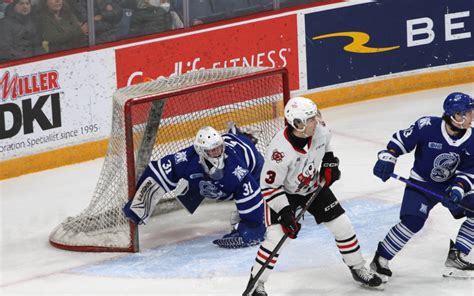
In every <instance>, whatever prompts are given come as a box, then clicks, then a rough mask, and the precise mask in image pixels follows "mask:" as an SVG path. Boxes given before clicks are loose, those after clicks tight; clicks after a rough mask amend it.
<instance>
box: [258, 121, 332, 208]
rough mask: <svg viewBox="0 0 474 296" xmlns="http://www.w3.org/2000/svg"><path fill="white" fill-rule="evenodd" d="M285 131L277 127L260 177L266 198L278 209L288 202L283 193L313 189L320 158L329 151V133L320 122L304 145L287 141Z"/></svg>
mask: <svg viewBox="0 0 474 296" xmlns="http://www.w3.org/2000/svg"><path fill="white" fill-rule="evenodd" d="M288 132H289V131H288V128H285V129H283V130H281V131H279V132H278V133H277V134H276V135H275V137H274V138H273V139H272V141H271V142H270V144H269V145H268V147H267V151H266V154H265V162H264V165H263V169H262V175H261V177H260V187H261V189H262V193H263V196H264V198H265V201H266V202H267V204H268V205H269V206H270V207H271V208H272V209H273V210H274V211H275V212H277V213H278V212H279V211H280V210H281V209H282V208H284V207H285V206H287V205H288V200H287V198H286V195H285V193H288V194H298V195H308V194H310V193H312V192H314V191H315V190H316V188H317V186H318V183H319V168H320V167H321V161H322V159H323V157H324V154H325V153H326V152H327V151H331V148H330V145H329V142H330V140H331V133H330V131H329V129H328V128H327V127H326V126H324V125H322V124H319V125H317V126H316V130H315V133H314V136H313V137H312V138H310V140H309V142H308V145H306V146H305V147H304V149H300V148H298V147H294V146H293V145H292V144H291V143H290V140H289V138H288Z"/></svg>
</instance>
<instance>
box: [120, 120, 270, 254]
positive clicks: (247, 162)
mask: <svg viewBox="0 0 474 296" xmlns="http://www.w3.org/2000/svg"><path fill="white" fill-rule="evenodd" d="M233 130H234V131H237V132H236V133H227V134H223V135H220V134H219V132H217V131H216V130H215V129H214V128H212V127H210V126H206V127H203V128H201V129H200V130H199V131H198V132H197V134H196V137H195V140H194V144H193V145H192V146H190V147H187V148H185V149H183V150H181V151H178V152H176V153H175V154H171V155H167V156H164V157H162V158H161V159H159V160H156V161H151V162H150V164H149V165H148V167H147V169H146V170H145V172H144V173H143V175H142V176H141V178H140V180H139V182H138V184H137V191H136V194H135V196H134V198H133V200H131V201H129V202H128V203H127V204H126V205H125V207H124V213H125V215H126V216H127V217H128V218H129V219H130V220H132V221H133V222H135V223H136V224H144V223H146V221H147V220H148V218H149V217H150V215H151V213H152V212H153V209H154V208H155V206H156V204H157V203H158V201H159V200H160V199H161V198H162V197H163V196H164V195H168V196H172V197H176V198H177V199H178V201H179V202H180V203H181V204H182V205H183V206H184V207H185V208H186V209H187V210H188V211H189V212H190V213H191V214H192V213H194V211H195V210H196V208H197V207H198V206H199V204H200V203H201V202H202V200H203V199H204V198H210V199H214V200H219V201H223V200H234V201H235V205H236V207H237V211H238V218H240V221H239V222H238V223H237V224H236V225H235V226H234V228H233V229H232V231H231V232H230V233H228V234H226V235H224V236H223V237H222V238H220V239H216V240H214V243H215V244H216V245H218V246H219V247H223V248H242V247H247V246H252V245H255V244H258V243H259V242H260V241H262V240H263V237H264V234H265V225H264V222H263V197H262V194H261V192H260V186H259V177H260V172H261V170H262V166H263V157H262V155H261V154H260V153H259V152H258V151H257V149H256V147H255V145H254V143H253V142H252V141H251V140H250V139H249V138H248V137H247V136H245V135H243V134H242V133H240V132H239V131H238V129H235V127H234V128H233Z"/></svg>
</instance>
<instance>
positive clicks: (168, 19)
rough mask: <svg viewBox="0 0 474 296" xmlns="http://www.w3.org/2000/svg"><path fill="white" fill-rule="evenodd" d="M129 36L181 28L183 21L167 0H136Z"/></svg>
mask: <svg viewBox="0 0 474 296" xmlns="http://www.w3.org/2000/svg"><path fill="white" fill-rule="evenodd" d="M133 9H134V12H133V15H132V21H131V25H130V33H129V35H130V36H141V35H147V34H153V33H159V32H164V31H169V30H173V29H178V28H183V27H184V26H183V22H182V21H181V19H180V18H179V16H178V14H177V13H176V12H175V11H174V9H173V8H172V7H171V5H170V3H169V1H167V0H136V7H134V8H133Z"/></svg>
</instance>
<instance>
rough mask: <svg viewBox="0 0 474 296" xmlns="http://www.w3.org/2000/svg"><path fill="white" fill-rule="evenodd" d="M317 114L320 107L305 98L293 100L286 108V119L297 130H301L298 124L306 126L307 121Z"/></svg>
mask: <svg viewBox="0 0 474 296" xmlns="http://www.w3.org/2000/svg"><path fill="white" fill-rule="evenodd" d="M317 114H318V107H317V106H316V104H315V103H314V102H313V101H311V100H310V99H307V98H304V97H294V98H291V99H290V100H289V101H288V103H286V106H285V119H286V120H287V121H288V124H290V125H291V126H292V127H294V128H295V129H296V130H301V129H299V128H298V127H297V126H296V123H299V122H301V123H303V124H304V126H306V121H307V120H308V119H309V118H312V117H315V116H317Z"/></svg>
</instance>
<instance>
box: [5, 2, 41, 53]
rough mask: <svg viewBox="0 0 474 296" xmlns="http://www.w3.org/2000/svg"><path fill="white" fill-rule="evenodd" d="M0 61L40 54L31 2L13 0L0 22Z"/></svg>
mask: <svg viewBox="0 0 474 296" xmlns="http://www.w3.org/2000/svg"><path fill="white" fill-rule="evenodd" d="M0 36H1V37H0V61H8V60H14V59H21V58H27V57H31V56H33V55H37V54H42V53H44V51H43V50H42V48H41V38H39V35H38V32H37V30H36V25H35V23H34V22H33V17H32V13H31V0H14V1H13V2H12V3H10V4H9V5H8V7H7V9H6V10H5V17H4V18H3V19H2V20H0Z"/></svg>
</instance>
